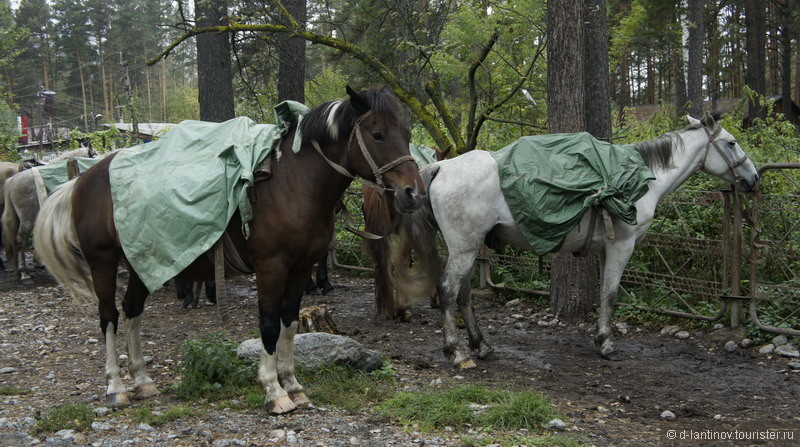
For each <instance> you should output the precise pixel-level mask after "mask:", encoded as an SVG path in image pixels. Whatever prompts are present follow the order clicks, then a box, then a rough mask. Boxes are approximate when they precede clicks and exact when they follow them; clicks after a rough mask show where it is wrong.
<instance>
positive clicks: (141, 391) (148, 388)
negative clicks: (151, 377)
mask: <svg viewBox="0 0 800 447" xmlns="http://www.w3.org/2000/svg"><path fill="white" fill-rule="evenodd" d="M159 394H160V393H159V392H158V388H156V384H155V383H145V384H144V385H139V386H138V387H136V389H135V390H134V392H133V398H134V399H147V398H148V397H153V396H158V395H159Z"/></svg>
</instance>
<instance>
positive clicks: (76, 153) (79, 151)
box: [48, 146, 97, 163]
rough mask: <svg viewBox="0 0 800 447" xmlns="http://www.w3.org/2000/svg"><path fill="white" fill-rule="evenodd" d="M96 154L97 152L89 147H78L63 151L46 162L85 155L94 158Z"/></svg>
mask: <svg viewBox="0 0 800 447" xmlns="http://www.w3.org/2000/svg"><path fill="white" fill-rule="evenodd" d="M96 155H97V152H95V151H94V149H92V148H91V147H85V146H83V147H80V148H78V149H75V150H71V151H69V152H64V153H62V154H59V155H57V156H55V157H53V158H51V159H50V161H48V163H53V162H54V161H61V160H67V159H69V158H70V157H86V158H94V157H95V156H96Z"/></svg>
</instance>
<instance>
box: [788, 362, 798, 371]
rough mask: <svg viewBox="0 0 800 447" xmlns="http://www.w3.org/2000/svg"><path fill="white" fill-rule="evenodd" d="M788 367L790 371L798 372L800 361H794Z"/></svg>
mask: <svg viewBox="0 0 800 447" xmlns="http://www.w3.org/2000/svg"><path fill="white" fill-rule="evenodd" d="M786 366H788V367H789V369H793V370H798V369H800V360H792V361H791V362H789V363H788V364H787V365H786Z"/></svg>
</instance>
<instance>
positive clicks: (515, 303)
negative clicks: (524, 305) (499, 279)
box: [505, 298, 520, 307]
mask: <svg viewBox="0 0 800 447" xmlns="http://www.w3.org/2000/svg"><path fill="white" fill-rule="evenodd" d="M519 303H520V301H519V298H515V299H513V300H511V301H509V302H507V303H506V304H505V306H506V307H517V306H519Z"/></svg>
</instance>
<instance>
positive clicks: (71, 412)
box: [31, 403, 94, 434]
mask: <svg viewBox="0 0 800 447" xmlns="http://www.w3.org/2000/svg"><path fill="white" fill-rule="evenodd" d="M92 422H94V411H93V410H92V408H91V407H90V406H89V405H87V404H79V403H65V404H61V405H56V406H55V407H53V408H52V409H50V411H48V412H47V414H45V415H44V416H42V417H41V418H39V420H38V421H37V422H36V424H34V426H33V427H32V428H31V432H33V433H34V434H37V433H42V432H50V433H55V432H57V431H59V430H75V431H86V430H88V429H89V428H90V427H91V425H92Z"/></svg>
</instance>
